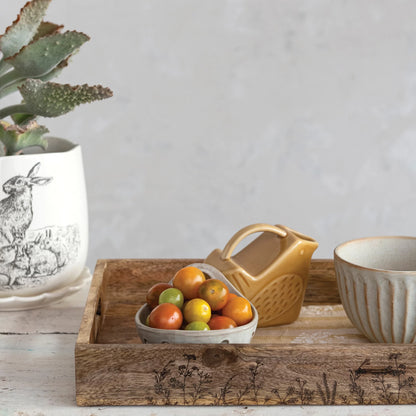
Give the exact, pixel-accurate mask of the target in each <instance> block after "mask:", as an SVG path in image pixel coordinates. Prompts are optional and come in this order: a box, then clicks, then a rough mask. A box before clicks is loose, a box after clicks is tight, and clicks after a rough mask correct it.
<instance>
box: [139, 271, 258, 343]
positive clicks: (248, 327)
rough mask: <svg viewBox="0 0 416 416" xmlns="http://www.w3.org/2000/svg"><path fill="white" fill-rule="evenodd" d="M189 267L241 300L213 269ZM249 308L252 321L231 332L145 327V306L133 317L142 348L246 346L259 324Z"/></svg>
mask: <svg viewBox="0 0 416 416" xmlns="http://www.w3.org/2000/svg"><path fill="white" fill-rule="evenodd" d="M190 266H193V267H197V268H198V269H200V270H201V271H202V272H203V273H204V274H205V275H206V276H207V277H208V278H211V279H218V280H221V281H222V282H223V283H225V284H226V285H227V287H228V290H229V291H230V293H235V294H236V295H237V296H241V297H244V296H243V295H242V294H241V293H240V292H239V291H238V290H237V289H236V288H235V287H234V286H233V285H232V284H231V283H230V282H229V281H228V280H227V279H226V278H225V276H224V275H223V274H222V273H221V272H220V271H219V270H218V269H216V268H215V267H213V266H210V265H209V264H205V263H193V264H191V265H190ZM170 283H172V281H171V282H170ZM250 305H251V309H252V311H253V318H252V320H251V321H250V322H249V323H248V324H245V325H241V326H237V327H236V328H230V329H216V330H210V331H186V330H182V329H158V328H151V327H149V326H147V325H146V319H147V317H148V315H149V314H150V307H149V305H147V304H145V305H143V306H142V307H141V308H140V309H139V310H138V311H137V313H136V317H135V321H136V327H137V332H138V334H139V337H140V339H141V340H142V342H143V343H144V344H249V343H250V341H251V338H253V336H254V333H255V332H256V328H257V323H258V320H259V317H258V313H257V310H256V308H255V307H254V305H253V304H252V303H251V302H250Z"/></svg>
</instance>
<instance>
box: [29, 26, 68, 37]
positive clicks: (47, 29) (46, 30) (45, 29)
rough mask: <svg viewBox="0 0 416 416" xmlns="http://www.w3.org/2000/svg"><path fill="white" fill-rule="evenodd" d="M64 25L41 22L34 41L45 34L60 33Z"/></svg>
mask: <svg viewBox="0 0 416 416" xmlns="http://www.w3.org/2000/svg"><path fill="white" fill-rule="evenodd" d="M63 27H64V25H57V24H56V23H52V22H41V24H40V25H39V27H38V30H37V31H36V33H35V36H33V39H32V41H34V40H38V39H40V38H43V37H44V36H48V35H53V34H54V33H58V32H60V30H61V29H62V28H63Z"/></svg>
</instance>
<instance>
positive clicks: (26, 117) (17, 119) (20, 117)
mask: <svg viewBox="0 0 416 416" xmlns="http://www.w3.org/2000/svg"><path fill="white" fill-rule="evenodd" d="M11 117H12V120H13V122H14V124H17V125H19V126H23V125H25V124H27V123H28V122H29V121H32V120H34V119H35V118H36V115H35V114H29V113H16V114H13V115H12V116H11Z"/></svg>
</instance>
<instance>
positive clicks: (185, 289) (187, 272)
mask: <svg viewBox="0 0 416 416" xmlns="http://www.w3.org/2000/svg"><path fill="white" fill-rule="evenodd" d="M205 280H206V279H205V275H204V273H203V272H202V271H201V270H199V269H198V268H197V267H193V266H187V267H184V268H182V269H180V270H179V271H178V272H177V273H176V274H175V276H174V277H173V280H172V284H173V287H176V288H177V289H179V290H180V291H181V292H182V293H183V296H184V297H185V299H194V298H196V297H198V289H199V286H201V284H202V283H203V282H205Z"/></svg>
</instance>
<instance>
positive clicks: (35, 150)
mask: <svg viewBox="0 0 416 416" xmlns="http://www.w3.org/2000/svg"><path fill="white" fill-rule="evenodd" d="M45 139H46V140H47V141H48V148H47V149H46V150H43V149H42V148H41V147H38V146H33V147H29V148H27V149H25V151H26V152H27V153H22V154H20V155H10V156H1V157H0V160H1V159H7V160H12V159H14V158H25V157H28V156H42V155H58V154H67V153H71V152H74V151H75V150H77V149H78V148H80V147H81V145H80V144H78V143H74V142H72V141H70V140H68V139H64V138H61V137H55V136H47V137H45ZM58 146H62V150H61V149H58Z"/></svg>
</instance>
